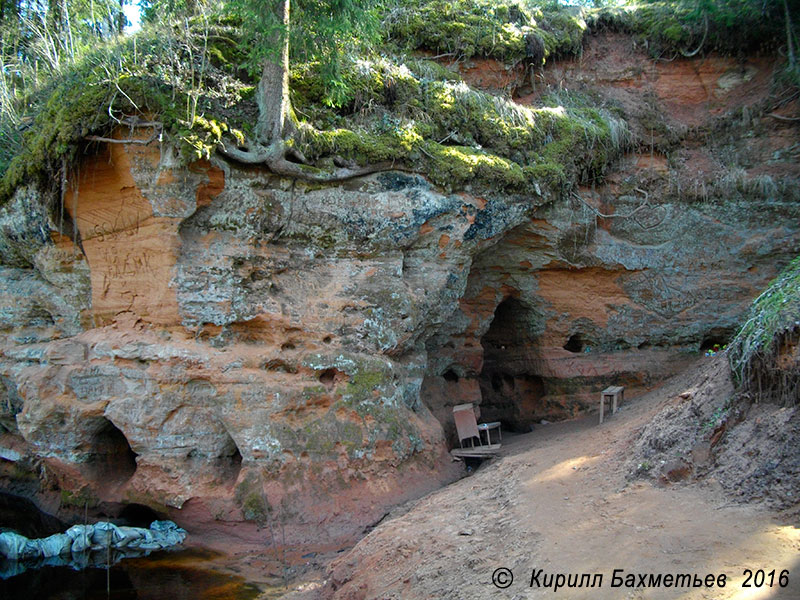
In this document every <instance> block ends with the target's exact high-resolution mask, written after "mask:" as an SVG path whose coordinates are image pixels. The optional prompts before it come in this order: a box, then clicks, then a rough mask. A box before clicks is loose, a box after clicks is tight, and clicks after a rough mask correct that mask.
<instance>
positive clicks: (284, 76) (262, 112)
mask: <svg viewBox="0 0 800 600" xmlns="http://www.w3.org/2000/svg"><path fill="white" fill-rule="evenodd" d="M275 4H276V5H277V6H276V8H275V17H276V19H277V21H278V23H282V26H281V27H280V28H278V29H276V31H275V33H274V34H273V35H272V37H271V39H270V40H268V43H269V45H270V46H271V47H273V48H277V49H278V50H279V52H278V56H277V57H275V58H272V57H268V58H266V59H264V64H263V68H262V71H261V81H259V82H258V97H257V101H258V123H257V125H256V137H257V138H258V141H259V142H260V143H261V144H263V145H265V146H270V145H273V144H276V143H279V142H281V141H282V140H283V139H284V138H285V137H286V136H288V135H290V134H291V132H292V129H293V124H292V119H291V102H290V100H289V0H278V2H276V3H275Z"/></svg>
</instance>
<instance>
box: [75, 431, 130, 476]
mask: <svg viewBox="0 0 800 600" xmlns="http://www.w3.org/2000/svg"><path fill="white" fill-rule="evenodd" d="M136 457H137V454H136V453H135V452H134V451H133V449H132V448H131V445H130V444H129V443H128V438H126V437H125V434H124V433H122V431H120V430H119V428H117V426H116V425H114V424H113V423H112V422H111V421H109V420H108V419H106V418H103V419H102V423H101V424H100V425H99V427H98V428H97V430H96V431H95V433H94V435H93V436H92V441H91V452H90V454H89V457H88V460H87V465H88V467H89V475H90V476H91V477H93V478H94V479H97V480H101V479H102V480H106V481H109V482H114V483H124V482H126V481H128V480H129V479H130V478H131V477H133V474H134V473H135V472H136Z"/></svg>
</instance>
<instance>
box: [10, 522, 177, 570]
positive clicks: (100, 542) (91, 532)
mask: <svg viewBox="0 0 800 600" xmlns="http://www.w3.org/2000/svg"><path fill="white" fill-rule="evenodd" d="M185 538H186V530H185V529H181V528H180V527H178V526H177V525H176V524H175V523H173V522H172V521H153V523H152V524H151V525H150V529H145V528H143V527H119V526H117V525H114V524H113V523H108V522H105V521H101V522H100V523H95V524H94V525H74V526H72V527H70V528H69V529H68V530H67V531H66V532H65V533H56V534H54V535H51V536H49V537H46V538H41V539H37V540H30V539H28V538H26V537H25V536H24V535H19V534H18V533H14V532H13V531H5V532H3V533H0V555H1V556H4V557H5V558H7V559H9V560H21V559H29V558H50V557H55V556H60V555H64V554H69V553H72V554H80V553H83V552H87V551H90V550H105V549H107V548H112V549H114V550H144V551H150V550H162V549H164V548H171V547H173V546H178V545H180V544H182V543H183V540H184V539H185Z"/></svg>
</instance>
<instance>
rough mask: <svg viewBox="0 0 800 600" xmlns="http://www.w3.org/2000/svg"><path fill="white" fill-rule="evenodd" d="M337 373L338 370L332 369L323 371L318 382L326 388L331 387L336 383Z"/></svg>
mask: <svg viewBox="0 0 800 600" xmlns="http://www.w3.org/2000/svg"><path fill="white" fill-rule="evenodd" d="M338 373H339V370H338V369H334V368H333V367H331V368H330V369H325V370H324V371H322V373H320V374H319V376H318V379H319V382H320V383H321V384H322V385H324V386H326V387H333V385H334V384H335V383H336V375H337V374H338Z"/></svg>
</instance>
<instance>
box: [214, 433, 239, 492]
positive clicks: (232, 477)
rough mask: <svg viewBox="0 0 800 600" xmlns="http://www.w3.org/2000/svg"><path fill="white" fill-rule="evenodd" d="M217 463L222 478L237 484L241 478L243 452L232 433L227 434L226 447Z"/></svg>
mask: <svg viewBox="0 0 800 600" xmlns="http://www.w3.org/2000/svg"><path fill="white" fill-rule="evenodd" d="M217 463H218V465H219V467H218V468H219V473H220V476H221V477H222V480H223V481H225V482H228V483H230V484H235V483H236V481H238V479H239V473H241V471H242V453H241V452H240V451H239V445H238V444H237V443H236V442H235V441H234V439H233V438H232V437H231V434H230V433H229V434H228V435H227V439H226V440H225V444H224V449H223V451H222V452H221V455H220V457H219V458H218V459H217Z"/></svg>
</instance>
